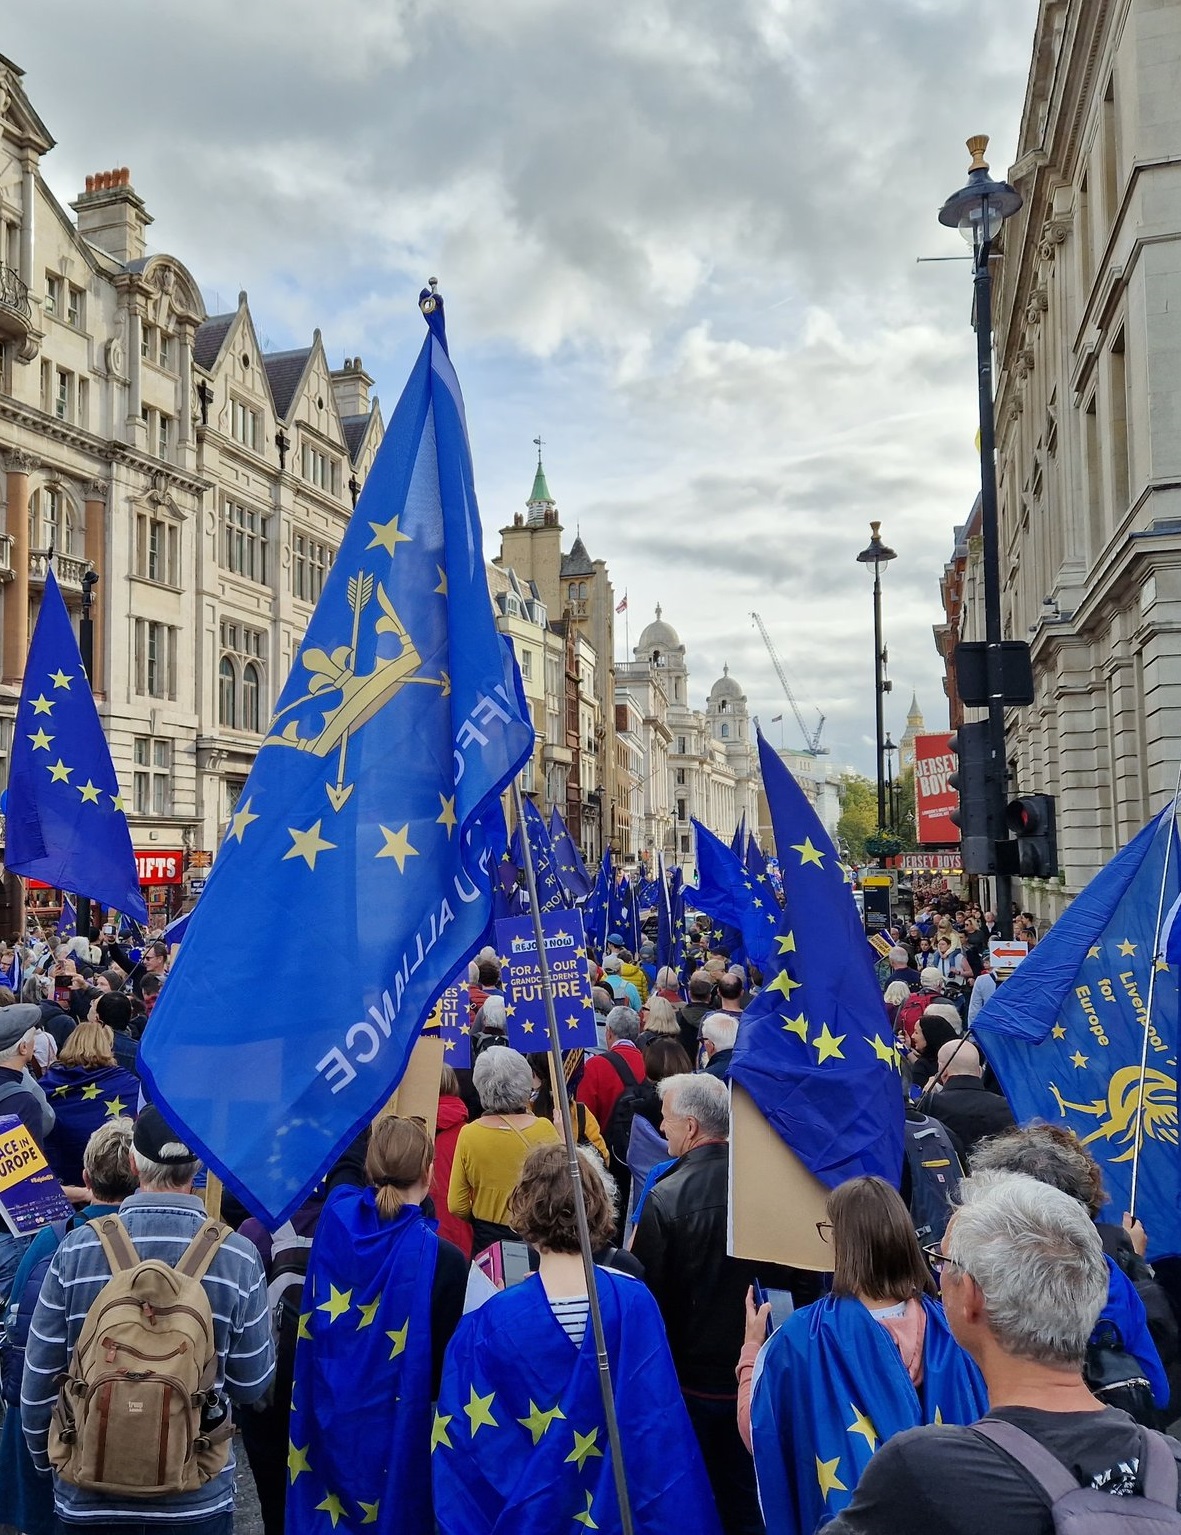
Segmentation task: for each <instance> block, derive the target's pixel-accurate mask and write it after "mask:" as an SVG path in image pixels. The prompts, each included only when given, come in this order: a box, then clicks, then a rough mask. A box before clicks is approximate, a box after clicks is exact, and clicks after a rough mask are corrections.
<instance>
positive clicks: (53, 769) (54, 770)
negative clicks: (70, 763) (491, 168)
mask: <svg viewBox="0 0 1181 1535" xmlns="http://www.w3.org/2000/svg"><path fill="white" fill-rule="evenodd" d="M45 765H46V767H47V768H48V769H49V776H50V777H51V778H52V779H53V781H54V783H69V781H70V774H71V773H72V772H73V771H74V769H73V768H69V767H67V766H66V765H65V763H64V762H63V761H62V759H61V758H60V757H59V758H58V759H57V761H56V762H52V763H51V762H47V763H46V764H45Z"/></svg>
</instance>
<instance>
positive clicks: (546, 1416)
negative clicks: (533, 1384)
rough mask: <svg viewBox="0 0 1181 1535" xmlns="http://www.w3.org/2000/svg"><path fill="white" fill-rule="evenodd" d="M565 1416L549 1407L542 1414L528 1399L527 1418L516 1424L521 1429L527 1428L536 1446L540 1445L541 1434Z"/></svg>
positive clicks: (557, 1408) (559, 1409)
mask: <svg viewBox="0 0 1181 1535" xmlns="http://www.w3.org/2000/svg"><path fill="white" fill-rule="evenodd" d="M565 1416H566V1414H565V1413H564V1412H563V1411H562V1409H561V1408H560V1407H551V1408H550V1410H549V1411H548V1412H544V1411H543V1410H542V1409H541V1408H540V1407H538V1405H537V1403H536V1402H535V1401H534V1400H533V1398H532V1397H530V1398H529V1416H528V1417H527V1418H518V1419H517V1422H518V1423H519V1424H520V1425H521V1427H522V1428H527V1429H528V1430H529V1432H530V1433H531V1434H532V1435H533V1443H534V1444H535V1445H536V1444H540V1443H541V1436H542V1434H544V1433H545V1432H546V1430H547V1429H548V1428H549V1427H550V1426H551V1425H552V1424H553V1422H554V1420H555V1419H557V1418H565Z"/></svg>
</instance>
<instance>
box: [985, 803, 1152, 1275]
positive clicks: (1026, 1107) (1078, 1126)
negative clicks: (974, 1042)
mask: <svg viewBox="0 0 1181 1535" xmlns="http://www.w3.org/2000/svg"><path fill="white" fill-rule="evenodd" d="M1170 845H1171V848H1172V851H1171V853H1170V852H1169V848H1170ZM1166 857H1167V858H1168V877H1167V879H1166V880H1165V884H1164V890H1165V895H1164V899H1165V904H1166V905H1167V904H1168V903H1169V902H1171V901H1172V900H1174V899H1175V898H1176V896H1177V894H1178V891H1179V890H1181V860H1179V849H1178V839H1177V832H1176V829H1175V826H1174V819H1173V807H1172V805H1170V806H1169V807H1168V809H1167V810H1164V811H1162V812H1161V814H1160V815H1158V816H1157V817H1156V819H1155V820H1153V821H1150V822H1149V824H1148V825H1147V826H1146V827H1145V828H1144V829H1143V831H1141V832H1140V833H1139V834H1138V835H1137V836H1136V837H1134V838H1133V840H1132V841H1131V842H1130V843H1129V844H1128V845H1127V847H1125V848H1124V849H1123V850H1122V851H1121V852H1119V853H1117V854H1116V856H1115V857H1114V858H1113V859H1112V860H1111V862H1110V863H1109V864H1108V865H1107V866H1106V868H1104V869H1101V870H1100V871H1099V873H1098V874H1097V875H1096V876H1095V878H1094V879H1093V880H1092V881H1091V883H1090V884H1089V885H1088V886H1087V888H1086V889H1085V890H1084V891H1083V892H1082V894H1081V895H1079V896H1076V897H1075V899H1074V900H1073V901H1072V902H1071V903H1070V905H1069V906H1068V907H1067V909H1066V911H1065V912H1063V914H1062V916H1061V917H1059V918H1058V920H1057V922H1055V924H1054V926H1053V927H1052V928H1051V929H1050V931H1049V932H1048V933H1047V934H1046V936H1045V937H1044V938H1043V939H1042V940H1041V942H1040V943H1039V944H1038V945H1037V947H1036V948H1035V949H1034V950H1033V952H1032V953H1031V954H1030V956H1029V958H1028V959H1026V960H1023V961H1022V963H1021V964H1020V965H1019V966H1018V968H1017V969H1016V970H1015V971H1014V972H1013V974H1012V975H1011V976H1010V977H1009V979H1008V980H1007V981H1005V982H1003V984H1002V985H1000V986H999V987H998V988H997V990H996V992H995V993H994V994H993V996H992V997H990V998H989V1000H988V1002H987V1004H986V1005H985V1007H984V1008H983V1010H982V1011H981V1013H980V1014H979V1016H978V1018H977V1019H976V1024H975V1032H976V1033H977V1034H978V1035H979V1036H980V1040H981V1043H982V1044H983V1046H984V1049H985V1051H986V1053H987V1055H988V1059H989V1062H990V1063H991V1065H992V1067H993V1069H994V1070H995V1072H996V1074H997V1076H998V1077H999V1078H1000V1082H1001V1086H1002V1087H1003V1088H1004V1090H1005V1096H1006V1097H1007V1098H1008V1100H1009V1103H1010V1105H1011V1107H1012V1110H1013V1113H1014V1114H1015V1115H1016V1117H1017V1120H1018V1122H1024V1121H1026V1120H1030V1119H1034V1118H1038V1119H1044V1120H1046V1121H1047V1122H1048V1123H1049V1124H1059V1125H1065V1126H1066V1127H1068V1128H1069V1129H1071V1130H1074V1131H1075V1132H1076V1134H1077V1135H1078V1136H1079V1137H1080V1139H1081V1140H1082V1142H1083V1144H1084V1145H1085V1146H1086V1148H1087V1150H1088V1151H1089V1152H1090V1153H1091V1155H1092V1156H1093V1157H1094V1158H1095V1160H1096V1161H1097V1162H1098V1163H1099V1166H1100V1168H1101V1169H1102V1171H1103V1183H1104V1187H1105V1188H1106V1190H1107V1195H1108V1199H1109V1201H1110V1210H1109V1216H1108V1218H1109V1219H1113V1220H1116V1221H1118V1220H1119V1218H1120V1215H1121V1214H1122V1213H1123V1211H1125V1210H1128V1209H1130V1208H1131V1184H1132V1158H1133V1155H1134V1153H1135V1150H1136V1147H1137V1145H1139V1148H1140V1167H1139V1179H1138V1186H1137V1192H1136V1214H1137V1215H1138V1216H1139V1217H1140V1219H1141V1220H1142V1221H1143V1222H1144V1226H1145V1228H1146V1230H1147V1231H1148V1236H1149V1256H1150V1257H1158V1258H1159V1257H1164V1256H1165V1255H1166V1254H1173V1253H1178V1252H1181V1158H1179V1157H1178V1151H1177V1041H1178V1028H1177V1015H1178V999H1177V981H1176V977H1175V976H1174V975H1173V974H1172V973H1171V972H1170V970H1169V967H1168V962H1167V959H1166V958H1165V956H1164V955H1163V954H1162V953H1161V947H1162V945H1163V943H1164V941H1165V936H1166V935H1165V934H1162V936H1161V938H1160V940H1159V942H1158V937H1157V930H1156V924H1157V917H1158V912H1159V910H1160V901H1161V881H1162V876H1163V875H1164V873H1165V860H1166ZM1154 978H1155V984H1153V981H1154ZM1150 986H1151V990H1152V1011H1151V1016H1150V1015H1149V1012H1148V1000H1149V988H1150ZM1146 1031H1147V1045H1148V1054H1147V1061H1146V1067H1145V1072H1144V1086H1143V1091H1141V1086H1140V1057H1141V1052H1142V1050H1143V1048H1144V1044H1145V1032H1146Z"/></svg>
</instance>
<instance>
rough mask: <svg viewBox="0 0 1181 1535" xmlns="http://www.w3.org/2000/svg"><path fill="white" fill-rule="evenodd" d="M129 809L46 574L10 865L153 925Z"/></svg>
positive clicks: (18, 763) (12, 814) (28, 676)
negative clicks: (141, 883) (142, 888)
mask: <svg viewBox="0 0 1181 1535" xmlns="http://www.w3.org/2000/svg"><path fill="white" fill-rule="evenodd" d="M124 811H125V806H124V803H123V796H122V795H121V794H120V792H119V781H118V779H117V778H116V777H115V768H114V765H113V763H112V762H111V753H110V750H109V748H108V747H107V741H106V737H105V736H104V735H103V727H102V724H101V722H100V721H99V717H98V710H97V709H96V708H95V706H94V696H93V694H92V693H91V691H90V683H89V682H88V681H87V678H86V673H85V671H83V669H82V656H81V653H80V652H79V650H78V641H77V640H76V639H75V638H74V629H73V625H72V624H71V623H70V615H69V614H68V613H67V612H66V605H65V603H64V602H63V601H62V594H61V592H60V591H59V590H58V585H57V580H56V579H55V577H54V574H53V571H52V570H49V571H47V572H46V575H45V594H44V596H43V597H42V598H41V609H40V612H39V613H38V614H37V623H36V625H35V627H34V629H33V638H32V641H31V643H30V645H29V657H28V660H27V661H26V662H25V676H24V681H23V682H22V684H21V696H20V703H19V704H18V705H17V710H16V725H15V727H14V730H13V735H12V760H11V765H10V767H9V770H8V799H7V801H6V810H5V817H6V830H7V838H8V841H7V847H6V850H5V855H4V865H5V867H6V868H7V869H8V871H9V873H10V874H23V875H25V876H26V877H27V878H29V879H39V880H41V881H43V882H44V883H45V884H47V885H53V886H55V887H56V888H57V889H59V890H72V891H74V892H75V893H77V894H78V895H84V896H88V897H90V898H91V899H92V900H95V901H99V902H101V903H102V905H103V906H115V907H117V908H118V909H119V910H120V911H125V912H129V913H130V914H131V916H133V917H136V918H138V920H139V921H140V922H146V921H147V920H148V908H147V906H146V905H145V904H144V898H143V895H142V893H141V892H140V888H139V876H138V874H137V873H136V867H135V854H134V853H133V852H132V849H131V833H130V831H129V830H128V829H127V817H126V815H125V813H124Z"/></svg>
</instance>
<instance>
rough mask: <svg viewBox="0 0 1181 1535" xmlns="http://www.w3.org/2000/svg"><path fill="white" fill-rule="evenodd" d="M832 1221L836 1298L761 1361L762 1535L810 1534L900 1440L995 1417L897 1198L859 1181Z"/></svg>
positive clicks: (835, 1203) (835, 1195) (843, 1191)
mask: <svg viewBox="0 0 1181 1535" xmlns="http://www.w3.org/2000/svg"><path fill="white" fill-rule="evenodd" d="M827 1211H828V1219H829V1222H830V1223H831V1224H830V1225H829V1226H828V1228H827V1229H826V1230H825V1232H824V1234H825V1235H826V1236H827V1238H828V1240H829V1241H830V1242H831V1243H832V1247H833V1255H834V1258H835V1260H836V1267H835V1271H834V1274H833V1281H832V1291H831V1293H830V1294H829V1295H828V1296H826V1297H825V1299H824V1300H819V1301H816V1302H814V1304H812V1305H811V1306H805V1307H804V1308H803V1309H802V1310H800V1311H796V1312H794V1313H793V1314H792V1315H791V1316H789V1317H788V1318H787V1320H786V1321H785V1322H784V1323H783V1324H782V1326H781V1327H779V1328H778V1329H777V1330H776V1332H775V1333H774V1334H773V1335H772V1337H771V1339H770V1341H769V1342H768V1343H767V1345H766V1347H765V1349H764V1350H763V1353H762V1355H761V1356H760V1360H759V1366H758V1369H759V1372H760V1373H759V1374H758V1379H757V1381H756V1383H755V1387H754V1393H753V1403H752V1407H751V1434H752V1438H753V1448H754V1456H755V1468H756V1471H757V1473H758V1479H759V1499H760V1502H761V1503H762V1507H763V1515H764V1518H765V1519H766V1523H767V1535H812V1531H814V1530H817V1529H819V1528H820V1527H821V1526H823V1525H824V1524H826V1523H827V1522H828V1520H830V1519H832V1518H833V1517H835V1515H836V1514H837V1513H838V1512H839V1511H840V1510H841V1509H842V1508H844V1507H845V1505H846V1504H847V1503H848V1502H849V1500H850V1498H851V1497H852V1495H853V1489H854V1488H855V1487H856V1486H857V1480H858V1478H859V1477H860V1475H861V1473H862V1471H863V1470H864V1469H865V1466H866V1465H867V1463H868V1462H869V1458H870V1456H871V1455H872V1454H873V1453H874V1451H875V1450H876V1449H877V1448H878V1446H879V1445H881V1444H883V1443H884V1442H885V1441H886V1440H887V1439H890V1438H892V1437H893V1436H894V1435H895V1434H898V1433H901V1432H902V1431H903V1430H904V1429H908V1428H917V1427H918V1426H919V1425H920V1424H922V1423H974V1422H975V1421H976V1419H977V1418H979V1417H980V1416H981V1415H982V1414H983V1413H985V1412H986V1411H987V1410H988V1396H987V1393H986V1391H985V1389H984V1380H983V1377H982V1376H981V1374H980V1371H979V1370H978V1369H977V1367H976V1365H975V1364H974V1363H973V1361H972V1360H971V1359H970V1358H969V1356H968V1355H967V1354H966V1353H965V1352H964V1351H963V1349H961V1348H960V1346H959V1344H958V1343H957V1342H956V1341H955V1339H954V1338H953V1337H952V1335H951V1331H950V1329H949V1327H948V1325H947V1322H946V1320H945V1319H944V1315H943V1308H942V1307H941V1306H940V1305H939V1304H938V1302H937V1301H936V1300H935V1298H934V1297H935V1294H936V1290H935V1283H934V1280H933V1278H932V1276H931V1274H930V1272H929V1270H928V1268H927V1264H926V1261H925V1259H924V1257H923V1253H922V1249H921V1248H920V1247H919V1244H918V1238H917V1237H916V1236H915V1233H914V1227H913V1225H912V1224H911V1220H910V1216H909V1214H908V1213H907V1209H906V1206H905V1205H904V1204H903V1202H902V1199H901V1197H900V1196H899V1195H898V1194H897V1193H895V1191H894V1190H893V1189H892V1188H891V1187H890V1186H889V1184H887V1183H885V1182H884V1181H883V1180H882V1179H881V1178H852V1179H850V1180H849V1181H848V1182H847V1183H843V1184H841V1186H840V1187H839V1188H837V1189H834V1190H833V1192H832V1193H831V1194H830V1195H829V1197H828V1204H827ZM748 1304H749V1303H748ZM758 1319H759V1320H762V1312H761V1311H760V1312H759V1314H758ZM763 1325H765V1323H764V1324H763ZM740 1380H741V1374H740ZM741 1414H742V1394H741V1389H740V1396H739V1415H740V1423H741Z"/></svg>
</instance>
